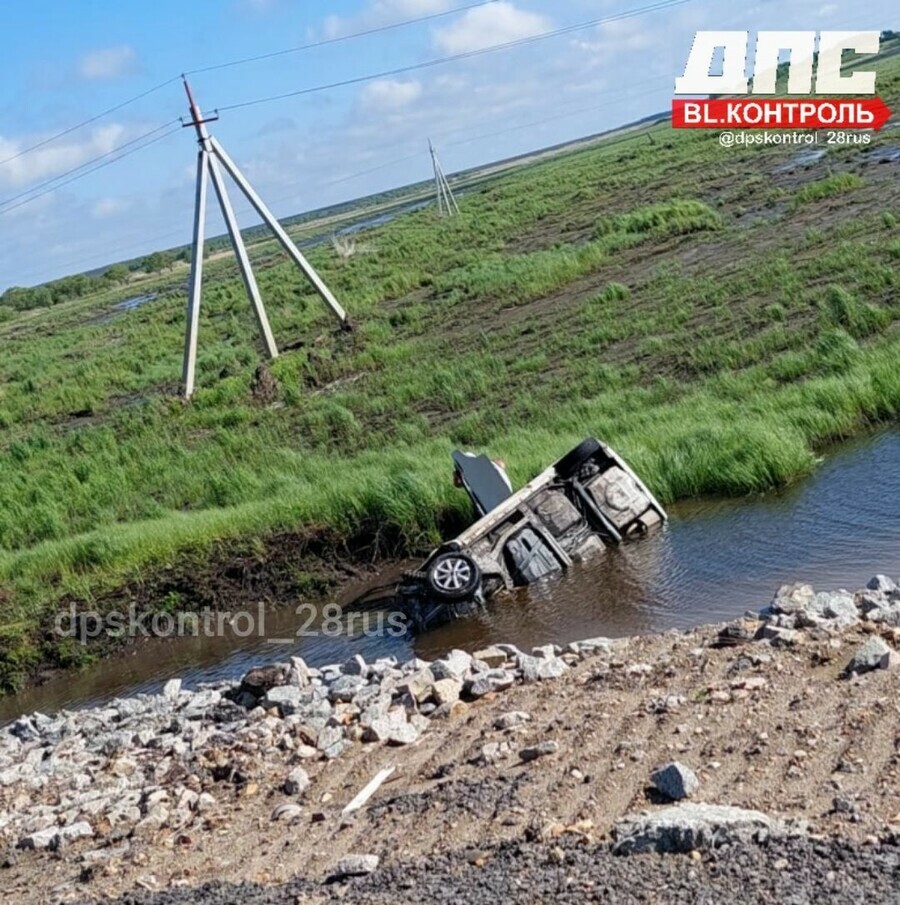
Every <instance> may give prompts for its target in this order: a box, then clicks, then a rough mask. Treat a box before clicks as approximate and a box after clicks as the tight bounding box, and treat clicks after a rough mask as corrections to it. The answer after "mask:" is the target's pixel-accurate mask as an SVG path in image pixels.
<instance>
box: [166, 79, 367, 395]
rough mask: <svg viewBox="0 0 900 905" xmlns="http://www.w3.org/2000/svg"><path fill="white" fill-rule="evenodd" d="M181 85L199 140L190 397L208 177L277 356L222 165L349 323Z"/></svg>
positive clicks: (187, 377) (188, 333) (186, 388)
mask: <svg viewBox="0 0 900 905" xmlns="http://www.w3.org/2000/svg"><path fill="white" fill-rule="evenodd" d="M184 90H185V92H186V93H187V98H188V107H189V109H190V112H191V119H190V122H186V123H183V125H184V126H185V127H188V126H193V127H194V128H195V130H196V132H197V142H198V144H199V145H200V150H199V151H198V153H197V193H196V197H195V199H194V235H193V250H192V253H191V278H190V288H189V293H188V309H187V327H186V330H185V339H184V366H183V369H182V390H183V392H184V396H185V398H186V399H190V397H191V396H192V395H193V393H194V382H195V377H196V368H197V334H198V330H199V325H200V295H201V287H202V283H203V245H204V241H205V230H206V198H207V186H208V182H209V179H212V183H213V188H214V189H215V192H216V197H217V198H218V201H219V207H220V208H221V210H222V216H223V218H224V219H225V226H226V228H227V230H228V236H229V238H230V239H231V244H232V247H233V248H234V253H235V257H236V258H237V262H238V266H239V267H240V271H241V277H242V278H243V281H244V288H245V289H246V290H247V296H248V298H249V299H250V304H251V305H252V306H253V313H254V315H255V316H256V323H257V326H258V327H259V332H260V333H261V334H262V338H263V344H264V345H265V349H266V354H267V356H268V357H269V358H270V359H273V358H277V357H278V347H277V346H276V344H275V338H274V336H273V335H272V328H271V326H270V325H269V318H268V316H267V315H266V309H265V306H264V305H263V301H262V298H261V296H260V294H259V287H258V286H257V284H256V277H255V276H254V274H253V268H252V267H251V265H250V258H249V256H248V254H247V248H246V246H245V245H244V239H243V237H242V236H241V231H240V228H239V227H238V224H237V218H236V217H235V215H234V208H233V207H232V206H231V199H230V198H229V197H228V191H227V189H226V187H225V180H224V178H223V175H222V169H223V168H224V170H225V171H226V172H227V173H228V175H229V176H231V178H232V179H233V180H234V182H235V184H236V185H237V187H238V188H239V189H240V190H241V192H242V193H243V194H244V196H245V197H246V198H247V200H248V201H249V202H250V204H251V205H252V206H253V207H254V209H255V210H256V212H257V213H258V214H259V216H260V217H261V218H262V219H263V221H264V222H265V223H266V224H267V225H268V226H269V228H270V229H271V230H272V232H273V233H274V234H275V238H276V239H277V240H278V241H279V243H280V244H281V246H282V247H283V248H284V250H285V251H286V252H287V253H288V255H289V256H290V257H291V258H292V259H293V261H294V263H295V264H296V265H297V266H298V267H299V268H300V270H301V271H303V273H304V274H305V275H306V277H307V279H308V280H309V281H310V282H311V283H312V285H313V287H314V288H315V290H316V292H317V293H318V294H319V296H320V297H321V299H322V301H324V302H325V304H326V306H327V307H328V308H329V309H330V310H331V312H332V313H333V314H334V316H335V317H336V318H337V319H338V320H339V321H340V323H341V326H342V327H344V328H345V329H349V326H350V324H349V320H348V318H347V312H346V311H344V309H343V308H342V307H341V305H340V304H339V303H338V301H337V299H335V297H334V296H333V295H332V293H331V290H330V289H329V288H328V286H326V285H325V282H324V281H323V280H322V278H321V277H320V276H319V274H318V273H316V271H315V269H314V268H313V266H312V265H311V264H310V263H309V261H307V260H306V258H305V257H304V256H303V254H302V253H301V252H300V249H299V248H297V246H296V245H295V244H294V242H293V241H292V240H291V238H290V237H289V236H288V234H287V233H286V232H285V230H284V228H283V227H282V225H281V224H280V223H279V222H278V220H276V219H275V216H274V215H273V214H272V212H271V211H270V210H269V208H268V207H266V205H265V203H264V202H263V200H262V199H261V198H260V197H259V195H258V194H257V193H256V192H255V191H254V189H253V187H252V186H251V185H250V183H249V182H248V181H247V179H246V177H245V176H244V174H243V173H241V171H240V170H239V169H238V167H237V165H236V164H235V163H234V161H233V160H232V159H231V158H230V157H229V156H228V154H227V153H226V152H225V149H224V148H223V147H222V146H221V145H220V144H219V142H218V141H216V139H215V138H214V137H213V136H211V135H210V134H209V130H208V129H207V128H206V125H207V123H210V122H214V121H215V120H217V119H218V118H219V117H218V116H213V117H209V118H206V119H205V118H204V117H203V113H202V112H201V110H200V107H199V106H198V105H197V102H196V101H195V100H194V95H193V93H192V92H191V86H190V85H189V84H188V81H187V79H184Z"/></svg>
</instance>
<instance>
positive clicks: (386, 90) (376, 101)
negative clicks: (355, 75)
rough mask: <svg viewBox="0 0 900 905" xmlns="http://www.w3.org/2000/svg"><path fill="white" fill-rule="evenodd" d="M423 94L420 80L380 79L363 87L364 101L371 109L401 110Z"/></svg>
mask: <svg viewBox="0 0 900 905" xmlns="http://www.w3.org/2000/svg"><path fill="white" fill-rule="evenodd" d="M421 95H422V85H421V84H420V83H419V82H415V81H410V82H402V81H398V80H396V79H379V80H378V81H377V82H370V83H369V84H368V85H366V87H365V88H364V89H363V92H362V102H363V104H364V105H365V106H366V107H368V108H369V109H371V108H373V107H374V108H378V109H381V110H399V109H400V108H402V107H408V106H409V105H410V104H411V103H413V101H416V100H418V99H419V97H421Z"/></svg>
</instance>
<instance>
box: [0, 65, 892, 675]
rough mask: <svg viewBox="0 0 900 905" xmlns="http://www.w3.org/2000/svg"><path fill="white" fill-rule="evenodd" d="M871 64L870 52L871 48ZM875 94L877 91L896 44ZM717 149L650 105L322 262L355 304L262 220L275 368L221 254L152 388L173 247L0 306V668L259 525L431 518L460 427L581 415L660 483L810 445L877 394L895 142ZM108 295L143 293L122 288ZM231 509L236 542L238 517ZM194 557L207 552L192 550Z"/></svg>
mask: <svg viewBox="0 0 900 905" xmlns="http://www.w3.org/2000/svg"><path fill="white" fill-rule="evenodd" d="M885 66H886V67H888V66H890V64H885ZM879 92H880V94H881V95H882V97H884V98H885V100H886V101H887V102H888V103H889V104H892V105H894V106H896V105H897V103H898V102H900V70H898V67H897V65H896V64H894V65H893V66H892V67H891V68H884V69H883V70H882V72H881V74H880V75H879ZM896 134H897V133H896V130H895V129H893V128H887V129H886V130H884V131H883V132H882V133H881V134H879V135H877V136H875V137H874V140H873V145H872V146H870V147H865V148H864V147H855V146H846V145H844V146H838V145H834V146H829V145H826V144H824V142H825V135H824V134H823V135H821V136H820V141H821V142H822V144H820V145H819V149H820V150H825V151H826V152H827V153H825V154H824V156H822V157H821V158H820V159H818V160H816V161H814V162H812V163H809V164H806V165H797V164H795V162H794V158H795V156H796V154H797V151H798V148H796V147H794V148H792V147H789V146H788V147H777V146H776V147H767V148H733V149H728V150H723V149H721V148H720V147H719V145H718V142H717V140H716V138H717V137H716V135H715V134H714V133H713V134H705V133H701V134H694V133H683V134H682V133H675V132H673V131H672V130H670V129H669V128H668V126H657V127H652V128H649V129H646V130H643V131H641V132H639V133H638V134H636V135H632V136H621V137H618V138H612V139H610V140H608V141H606V142H601V143H599V144H597V145H596V146H594V147H591V148H589V149H587V150H581V151H579V152H577V153H573V154H568V155H566V156H563V157H560V158H558V159H555V160H551V161H549V162H543V163H540V164H536V165H529V166H526V167H523V168H521V169H520V170H518V171H516V172H514V173H512V174H509V175H505V176H503V177H500V178H497V179H494V180H492V181H489V182H487V183H485V184H484V185H483V186H482V187H480V188H479V189H477V190H475V191H473V192H471V193H470V194H468V195H467V196H466V197H464V198H463V199H461V207H462V214H461V215H460V216H459V217H457V218H454V219H452V220H449V221H446V222H442V221H439V220H438V219H437V218H436V216H435V213H434V211H433V210H423V211H419V212H417V213H414V214H407V215H404V216H403V217H401V218H399V219H397V220H396V221H394V222H392V223H390V224H387V225H385V226H382V227H379V228H378V229H374V230H371V231H369V232H367V233H366V234H364V235H363V236H362V238H361V246H363V245H364V246H367V248H368V250H366V251H364V252H360V253H358V254H356V255H353V256H352V257H350V258H347V259H342V258H340V257H338V256H337V255H335V254H334V253H333V252H332V251H331V250H330V249H328V248H320V249H317V250H316V251H314V252H313V254H312V258H313V261H314V263H315V265H316V266H317V267H318V268H319V269H320V270H321V272H322V274H323V276H324V277H325V279H326V280H327V281H328V282H329V284H330V285H331V286H332V288H333V289H334V291H335V293H336V294H337V295H338V296H339V298H341V300H342V301H343V302H344V303H345V304H346V306H347V308H348V310H350V312H351V314H352V317H353V319H354V322H355V325H356V329H355V330H354V332H353V333H351V334H343V333H335V332H332V324H330V323H329V321H328V319H327V317H326V315H325V314H324V313H323V311H322V309H321V306H320V304H319V303H318V301H317V299H316V297H315V296H314V295H313V294H312V293H311V292H310V291H309V289H308V288H307V286H306V285H305V284H304V283H303V281H302V279H301V278H300V276H299V275H298V274H297V272H296V271H295V270H294V269H293V268H292V267H290V266H288V265H287V264H286V263H284V262H283V261H282V259H281V258H280V257H278V256H276V255H274V254H273V249H272V246H271V245H270V244H265V243H264V244H260V245H257V246H255V248H254V256H255V257H256V258H257V259H258V260H259V261H260V262H261V270H260V273H259V282H260V287H261V290H262V292H263V295H264V297H265V299H266V302H267V306H268V309H269V313H270V317H271V320H272V325H273V329H274V331H275V335H276V337H277V338H278V339H279V341H280V343H281V344H282V346H285V345H289V346H291V348H290V349H289V350H288V351H285V352H284V354H283V355H282V356H281V357H280V358H279V359H278V360H277V361H276V362H274V363H272V365H271V369H270V370H271V374H272V375H273V377H274V378H275V380H276V382H277V389H276V392H275V394H274V396H271V397H270V396H266V395H261V394H259V393H257V394H254V393H253V392H252V390H251V384H252V382H253V373H254V370H255V368H256V366H257V364H258V362H259V352H258V342H257V337H256V335H255V332H254V324H253V320H252V316H251V313H250V309H249V305H248V303H247V302H246V300H245V298H244V296H243V293H242V289H241V287H240V282H239V280H238V279H237V274H236V270H235V267H234V264H233V262H231V261H230V260H226V259H215V260H213V261H211V262H210V265H209V269H208V273H209V279H208V282H207V288H206V290H205V294H204V309H203V316H202V322H201V340H200V342H201V352H200V360H199V365H198V386H199V387H200V389H199V391H198V393H197V394H196V397H195V399H194V400H193V401H192V403H191V404H189V405H184V404H182V403H181V402H180V401H179V400H178V399H177V398H176V397H175V395H174V394H175V391H176V390H177V378H178V375H179V373H180V356H181V347H182V341H183V319H184V311H183V308H184V290H183V285H182V284H183V282H184V279H185V277H186V271H184V270H183V269H181V270H174V271H172V272H171V273H169V274H166V275H163V276H160V277H158V278H157V279H156V281H155V282H151V283H146V282H145V283H142V284H140V286H139V287H138V288H139V291H140V292H142V293H143V292H146V291H148V290H152V291H155V292H158V293H159V295H160V297H159V298H158V299H157V300H156V301H153V302H150V303H148V304H145V305H142V306H140V307H138V308H136V309H134V310H122V309H121V308H118V307H117V305H118V304H119V303H120V302H121V301H122V300H123V299H124V298H126V297H127V296H126V295H125V294H123V293H124V290H121V289H119V290H112V289H111V290H109V291H108V292H106V293H104V294H101V295H100V296H97V297H94V298H91V299H85V300H79V301H77V302H70V303H66V304H63V305H59V306H56V307H54V308H51V309H46V310H40V311H32V312H25V313H20V314H10V315H9V316H8V317H9V319H8V320H7V321H6V322H5V323H3V324H0V340H2V342H3V346H4V356H3V360H2V361H0V428H2V439H0V601H2V609H0V685H2V686H4V687H7V688H9V687H14V686H15V685H16V684H18V683H20V682H22V681H23V680H24V679H25V677H26V676H27V675H28V673H29V671H30V670H31V669H33V668H34V666H35V665H37V664H38V663H40V662H53V660H54V657H57V658H58V656H59V651H58V650H57V648H56V645H55V641H54V640H53V639H52V637H49V636H47V635H45V634H44V633H43V631H42V630H43V629H45V628H46V626H47V625H48V624H49V623H50V620H51V619H52V615H53V613H54V612H55V610H56V608H57V607H58V606H59V602H60V601H61V600H62V599H64V598H70V599H71V598H73V597H74V598H76V599H79V600H84V601H92V600H95V599H96V598H98V597H101V598H104V597H105V595H106V594H107V593H108V592H109V591H111V590H113V589H115V588H117V587H120V586H124V585H128V584H129V583H133V582H136V581H140V580H141V577H142V576H144V575H146V574H148V572H153V571H154V570H160V569H165V568H167V567H174V566H177V564H178V563H179V562H183V561H184V560H185V558H186V557H189V558H190V561H191V562H192V563H196V564H201V563H202V562H203V561H204V559H205V558H206V557H208V556H210V555H211V554H212V553H213V552H214V551H215V550H216V549H217V545H218V544H219V543H220V542H221V541H223V540H229V541H230V542H231V543H235V544H237V545H238V546H239V545H240V544H241V543H244V542H246V543H247V544H248V545H252V542H253V539H254V538H258V537H260V536H267V535H270V534H273V533H276V532H281V531H290V532H292V533H295V534H300V535H304V534H307V533H308V534H310V535H312V534H315V533H320V532H322V531H325V532H327V533H328V536H330V537H332V538H334V539H335V543H338V544H339V543H340V539H341V538H349V537H353V538H361V537H365V538H369V539H373V538H377V537H378V536H379V535H380V534H385V535H389V536H391V537H392V538H395V539H399V542H400V543H401V544H402V545H404V546H405V547H407V548H409V549H413V548H418V547H421V546H424V545H426V544H427V543H430V542H431V541H433V540H434V539H435V538H436V537H437V536H438V535H439V534H440V533H441V531H442V530H446V529H447V527H448V526H450V525H454V524H457V523H458V522H459V520H460V519H461V518H463V517H464V515H465V500H464V499H462V498H461V497H460V494H459V493H458V492H457V491H455V490H454V489H453V488H452V486H451V483H450V481H449V475H448V465H447V463H448V461H449V460H448V452H449V451H450V450H451V449H452V448H453V447H454V446H465V447H474V448H479V449H486V450H488V451H490V452H492V453H495V454H498V455H502V456H503V457H504V458H505V459H506V460H507V461H508V462H509V463H510V469H511V473H512V476H513V478H514V480H515V481H516V482H522V481H524V480H526V479H527V478H528V477H530V476H531V475H533V474H534V473H535V472H536V471H538V470H539V469H540V468H542V467H544V466H545V465H546V463H547V462H548V461H549V460H552V459H553V458H554V457H556V456H557V455H559V454H561V453H562V452H564V451H565V450H566V449H567V448H568V447H569V446H571V445H572V444H573V443H575V442H577V441H578V440H580V439H581V438H583V437H584V436H585V435H587V434H596V435H598V436H601V437H603V438H605V439H607V440H608V441H609V442H611V443H612V444H613V445H614V446H615V447H617V448H618V449H620V451H621V452H622V453H623V454H624V455H625V456H626V457H627V458H629V459H630V460H631V461H632V463H633V464H634V465H635V467H636V468H637V469H638V470H639V471H640V472H641V473H642V474H643V475H644V476H645V477H646V479H647V480H648V482H649V483H650V484H651V485H652V486H653V488H654V489H655V490H656V491H657V493H659V494H660V495H661V497H663V498H664V499H666V500H672V499H675V498H679V497H689V496H696V495H699V494H710V493H712V494H722V493H727V494H741V493H747V492H753V491H760V490H764V489H767V488H770V487H773V486H777V485H781V484H784V483H786V482H789V481H791V480H793V479H794V478H796V477H797V476H799V475H802V474H804V473H806V472H808V471H809V470H810V469H812V468H813V467H814V465H815V449H816V447H817V446H819V445H820V444H822V443H824V442H826V441H829V440H832V439H835V438H839V437H844V436H849V435H851V434H852V433H854V432H855V431H857V430H859V429H860V428H861V426H863V425H865V424H868V423H872V422H876V421H883V422H887V421H895V420H896V419H897V415H898V412H900V369H898V368H897V367H896V362H897V361H898V360H900V294H898V288H900V269H898V266H900V227H898V218H900V189H898V180H897V175H896V174H897V164H896V163H887V164H877V163H874V162H870V161H872V156H873V153H874V152H875V151H876V150H877V149H878V148H879V147H881V146H885V145H890V144H891V143H892V142H893V143H894V144H896V142H897V138H896ZM132 294H137V292H136V291H132ZM244 539H245V540H244ZM197 567H198V568H200V567H201V566H200V565H198V566H197Z"/></svg>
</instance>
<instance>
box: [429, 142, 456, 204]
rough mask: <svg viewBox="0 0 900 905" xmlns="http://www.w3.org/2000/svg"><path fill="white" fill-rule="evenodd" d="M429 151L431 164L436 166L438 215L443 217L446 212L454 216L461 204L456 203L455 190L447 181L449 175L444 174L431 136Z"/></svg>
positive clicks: (435, 180) (435, 179) (435, 181)
mask: <svg viewBox="0 0 900 905" xmlns="http://www.w3.org/2000/svg"><path fill="white" fill-rule="evenodd" d="M428 151H429V153H430V154H431V165H432V166H433V167H434V185H435V191H436V192H437V206H438V216H439V217H443V216H444V215H445V214H446V215H447V216H448V217H452V216H453V214H458V213H459V205H458V204H457V203H456V198H455V197H454V196H453V192H452V191H451V189H450V183H449V182H447V177H446V176H445V175H444V170H443V168H442V167H441V162H440V160H438V156H437V151H435V149H434V145H433V144H432V143H431V139H430V138H429V139H428Z"/></svg>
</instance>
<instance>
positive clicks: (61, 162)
mask: <svg viewBox="0 0 900 905" xmlns="http://www.w3.org/2000/svg"><path fill="white" fill-rule="evenodd" d="M131 131H132V130H130V129H128V128H126V127H125V126H123V125H121V124H119V123H111V124H110V125H108V126H99V127H97V128H96V129H94V130H93V131H92V132H91V133H90V135H88V136H87V137H86V138H84V139H82V140H80V141H77V140H71V141H66V142H53V143H51V144H48V145H45V146H44V147H42V148H37V149H36V150H34V151H31V152H30V153H27V154H22V156H20V157H16V155H17V154H20V153H21V152H22V150H23V148H25V147H29V146H31V145H33V144H35V143H36V141H40V140H41V137H42V136H29V137H27V138H23V139H18V140H16V139H9V138H4V137H3V136H2V135H0V160H5V161H7V162H6V163H4V164H2V165H0V187H3V188H21V187H22V186H26V185H32V184H33V183H35V182H39V181H40V180H42V179H50V178H53V177H54V176H58V175H60V174H61V173H64V172H66V171H67V170H71V169H73V168H74V167H77V166H80V165H81V164H83V163H85V162H86V161H87V160H89V159H91V158H92V157H97V156H99V155H101V154H107V153H109V152H110V151H112V150H113V149H114V148H117V147H119V146H120V145H121V144H122V142H123V141H124V140H126V139H127V137H128V135H129V134H130V133H131ZM135 134H137V132H135ZM9 158H15V159H14V160H10V159H9Z"/></svg>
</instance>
